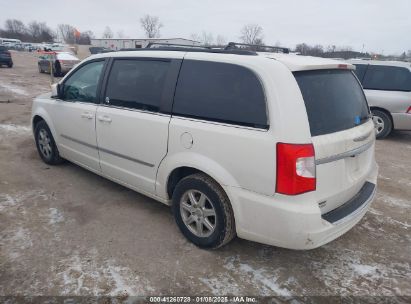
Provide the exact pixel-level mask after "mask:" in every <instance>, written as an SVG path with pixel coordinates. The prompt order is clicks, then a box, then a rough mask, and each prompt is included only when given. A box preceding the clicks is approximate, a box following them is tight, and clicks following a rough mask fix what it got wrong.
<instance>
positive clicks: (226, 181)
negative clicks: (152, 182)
mask: <svg viewBox="0 0 411 304" xmlns="http://www.w3.org/2000/svg"><path fill="white" fill-rule="evenodd" d="M194 173H203V174H205V175H207V176H209V177H210V178H211V179H213V180H214V181H215V182H216V183H218V184H219V185H220V186H221V187H223V188H224V186H227V185H230V186H238V182H237V181H236V179H235V178H234V177H233V176H232V175H231V174H230V173H229V172H228V171H227V170H226V169H224V168H223V166H221V165H220V164H218V163H217V162H216V161H214V160H212V159H209V158H208V157H206V156H203V155H200V154H197V153H191V152H182V153H178V154H175V155H173V156H171V157H166V158H165V159H164V160H163V161H162V163H161V164H160V166H159V169H158V172H157V181H156V192H157V195H158V196H160V197H163V198H166V199H168V200H169V199H171V195H172V191H173V190H174V188H175V186H176V185H177V183H178V181H180V180H181V179H182V178H184V177H185V176H188V175H191V174H194Z"/></svg>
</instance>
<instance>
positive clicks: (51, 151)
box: [34, 120, 63, 165]
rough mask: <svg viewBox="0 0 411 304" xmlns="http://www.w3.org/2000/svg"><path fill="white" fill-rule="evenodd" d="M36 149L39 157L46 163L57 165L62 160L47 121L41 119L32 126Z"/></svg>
mask: <svg viewBox="0 0 411 304" xmlns="http://www.w3.org/2000/svg"><path fill="white" fill-rule="evenodd" d="M34 138H35V140H36V147H37V151H38V153H39V155H40V157H41V159H42V160H43V161H44V162H45V163H46V164H48V165H58V164H61V163H62V162H63V159H62V158H61V157H60V153H59V150H58V149H57V146H56V142H55V141H54V138H53V135H52V134H51V131H50V128H49V127H48V125H47V123H46V122H45V121H44V120H42V121H40V122H38V123H37V124H36V126H35V128H34Z"/></svg>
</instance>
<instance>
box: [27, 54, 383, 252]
mask: <svg viewBox="0 0 411 304" xmlns="http://www.w3.org/2000/svg"><path fill="white" fill-rule="evenodd" d="M285 56H286V55H284V56H277V55H258V56H241V55H233V54H213V53H206V52H174V51H155V52H154V51H139V52H132V51H131V52H127V51H125V52H116V53H106V54H97V55H93V56H90V57H89V58H88V59H86V60H85V61H83V62H82V63H81V64H83V63H87V62H88V61H89V60H95V59H98V58H118V57H120V58H124V57H125V58H133V57H149V58H168V59H170V58H171V59H184V60H202V61H213V62H223V63H229V64H237V65H241V66H243V67H245V68H247V69H249V70H251V71H252V72H253V73H254V74H255V75H256V76H257V77H258V79H259V80H260V81H261V83H262V86H263V89H264V94H265V98H266V106H267V113H268V124H269V128H268V129H261V128H254V127H245V126H239V125H235V124H228V123H222V122H211V121H207V120H202V119H194V118H189V117H184V116H178V115H170V114H168V113H166V114H164V113H150V112H146V111H139V110H130V109H121V108H116V107H113V106H108V105H103V98H102V97H101V96H102V93H101V95H100V104H97V105H94V104H88V105H87V107H84V105H83V104H82V103H81V102H71V103H67V102H62V101H59V100H55V99H54V100H52V99H51V98H49V97H42V98H36V99H35V100H34V103H33V117H34V115H37V114H36V113H38V115H45V116H47V117H48V118H45V119H46V121H52V122H50V124H51V125H52V127H51V129H52V133H53V136H55V139H56V142H57V145H58V147H59V148H60V149H61V150H62V153H61V154H62V156H63V157H65V158H67V159H69V160H71V161H73V162H75V163H78V164H80V165H81V166H83V167H86V168H89V169H91V170H92V171H94V172H96V173H98V174H100V175H102V176H105V177H107V178H109V179H110V180H113V181H116V182H118V183H120V184H122V185H125V186H127V187H129V188H131V189H134V190H137V191H139V192H141V193H143V194H145V195H148V196H150V197H152V198H155V199H156V200H159V201H161V202H163V203H166V204H170V203H171V201H170V200H171V197H170V195H169V193H168V191H167V190H168V187H167V186H168V182H169V177H170V174H171V173H172V172H173V170H175V169H177V168H180V167H191V168H195V169H197V170H200V171H202V172H205V173H206V174H208V175H209V176H210V177H212V178H213V179H214V180H216V181H217V182H218V183H219V184H220V185H221V187H223V189H224V190H225V192H226V194H227V196H228V198H229V200H230V202H231V205H232V208H233V212H234V217H235V225H236V229H237V233H238V235H239V236H240V237H243V238H245V239H249V240H253V241H258V242H263V243H267V244H271V245H276V246H282V247H287V248H293V249H310V248H315V247H318V246H320V245H322V244H324V243H326V242H329V241H331V240H332V239H335V238H336V237H338V236H339V235H341V234H343V233H344V232H346V231H348V230H349V229H350V228H351V227H352V226H353V225H355V224H356V223H357V222H358V221H359V220H360V219H361V218H362V216H363V215H364V214H365V212H366V210H367V209H368V207H369V204H370V203H371V201H372V199H373V196H374V194H375V192H374V193H373V194H372V195H371V196H370V197H369V198H368V200H367V203H366V205H365V206H364V208H363V209H361V210H360V211H361V212H360V211H359V212H358V213H356V214H355V216H352V217H350V218H347V219H346V221H345V222H344V223H342V224H339V225H334V224H332V223H330V222H327V221H326V220H324V219H322V214H324V213H326V212H328V211H330V210H333V209H335V208H337V207H339V206H341V205H343V204H344V203H345V202H347V201H349V200H350V199H352V198H353V197H354V196H355V195H356V194H357V193H358V191H359V190H360V189H361V188H362V186H363V185H364V183H365V182H367V181H368V182H370V183H373V184H376V177H377V172H378V167H377V165H376V163H375V159H374V142H375V135H374V128H373V124H372V122H371V120H368V121H367V122H365V123H363V124H361V125H358V126H356V127H355V128H352V129H348V130H343V131H340V132H335V133H331V134H326V135H322V136H314V137H312V136H311V133H310V125H309V121H308V117H307V111H306V108H305V103H304V99H303V96H302V93H301V91H300V89H299V86H298V84H297V81H296V79H295V77H294V76H293V73H292V72H293V71H296V70H310V69H330V68H333V69H335V68H343V69H351V68H352V67H351V66H350V65H343V66H341V63H340V62H338V61H334V60H324V61H323V60H322V59H315V60H314V59H312V58H306V59H304V58H295V56H292V55H287V56H291V57H290V58H288V57H285ZM110 60H112V59H110ZM110 62H111V61H110ZM108 71H109V69H107V70H106V73H108ZM72 73H75V70H72V71H70V72H69V73H68V74H67V75H66V76H65V77H64V78H63V79H62V80H61V81H60V83H64V81H65V79H67V77H70V76H71V75H72ZM107 77H108V76H107V74H106V75H105V76H104V79H105V80H104V81H103V84H104V83H105V82H106V81H107ZM102 90H104V89H102ZM85 112H87V113H88V114H90V115H89V116H87V117H82V114H83V113H85ZM44 113H46V114H44ZM82 118H87V119H82ZM61 135H65V136H61ZM73 138H74V139H77V142H76V141H73V140H71V139H73ZM79 141H82V142H83V146H85V147H80V146H79V145H78V144H79ZM84 143H85V144H86V145H84ZM277 143H291V144H313V146H314V149H315V156H316V160H319V161H321V160H322V161H323V162H319V163H317V164H316V169H317V189H316V191H311V192H308V193H304V194H300V195H295V196H292V195H283V194H279V193H276V178H277V177H276V170H277V164H276V160H277V155H276V153H277V152H276V145H277ZM365 145H367V149H363V150H361V148H362V147H363V146H365ZM353 151H356V152H355V153H354V152H353ZM324 160H328V161H324ZM100 168H101V169H100ZM324 201H326V203H325V204H323V202H324Z"/></svg>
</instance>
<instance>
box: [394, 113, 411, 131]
mask: <svg viewBox="0 0 411 304" xmlns="http://www.w3.org/2000/svg"><path fill="white" fill-rule="evenodd" d="M391 116H392V120H393V122H394V129H396V130H411V114H407V113H391Z"/></svg>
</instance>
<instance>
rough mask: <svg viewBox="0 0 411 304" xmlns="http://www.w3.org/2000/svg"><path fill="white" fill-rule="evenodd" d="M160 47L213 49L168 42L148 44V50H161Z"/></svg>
mask: <svg viewBox="0 0 411 304" xmlns="http://www.w3.org/2000/svg"><path fill="white" fill-rule="evenodd" d="M159 47H174V48H178V47H181V48H185V49H186V48H193V49H206V50H210V49H211V47H209V46H205V45H187V44H177V43H167V42H163V43H161V42H150V43H149V44H147V46H146V48H149V49H154V48H159Z"/></svg>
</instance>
